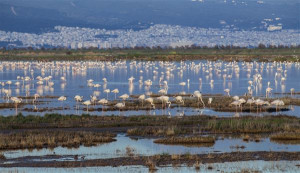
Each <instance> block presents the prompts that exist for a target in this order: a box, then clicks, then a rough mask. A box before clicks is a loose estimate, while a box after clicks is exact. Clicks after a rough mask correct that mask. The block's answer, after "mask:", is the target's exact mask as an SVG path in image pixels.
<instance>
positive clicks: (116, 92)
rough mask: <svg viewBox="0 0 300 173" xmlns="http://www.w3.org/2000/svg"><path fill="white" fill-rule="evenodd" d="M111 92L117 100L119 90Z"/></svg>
mask: <svg viewBox="0 0 300 173" xmlns="http://www.w3.org/2000/svg"><path fill="white" fill-rule="evenodd" d="M111 92H112V93H114V94H115V99H117V94H118V93H119V90H118V89H117V88H116V89H114V90H112V91H111Z"/></svg>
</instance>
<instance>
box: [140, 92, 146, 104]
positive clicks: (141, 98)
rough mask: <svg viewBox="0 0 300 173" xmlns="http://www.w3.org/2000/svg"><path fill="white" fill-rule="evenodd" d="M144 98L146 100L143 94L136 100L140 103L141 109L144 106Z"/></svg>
mask: <svg viewBox="0 0 300 173" xmlns="http://www.w3.org/2000/svg"><path fill="white" fill-rule="evenodd" d="M145 98H146V96H145V94H142V95H140V96H139V97H138V100H140V101H142V107H143V105H144V100H145Z"/></svg>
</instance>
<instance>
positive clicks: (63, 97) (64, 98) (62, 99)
mask: <svg viewBox="0 0 300 173" xmlns="http://www.w3.org/2000/svg"><path fill="white" fill-rule="evenodd" d="M57 100H58V101H61V105H62V107H63V102H64V101H66V100H67V97H65V96H60V97H59V98H58V99H57ZM63 109H64V107H63Z"/></svg>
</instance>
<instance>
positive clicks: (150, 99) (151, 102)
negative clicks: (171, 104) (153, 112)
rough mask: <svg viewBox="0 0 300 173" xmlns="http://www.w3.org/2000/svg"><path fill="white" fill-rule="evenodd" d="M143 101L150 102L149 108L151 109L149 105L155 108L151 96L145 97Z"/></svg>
mask: <svg viewBox="0 0 300 173" xmlns="http://www.w3.org/2000/svg"><path fill="white" fill-rule="evenodd" d="M145 101H146V102H148V103H150V109H151V106H152V107H153V109H155V104H154V103H153V102H154V100H153V98H151V97H149V98H146V99H145Z"/></svg>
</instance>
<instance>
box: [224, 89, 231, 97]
mask: <svg viewBox="0 0 300 173" xmlns="http://www.w3.org/2000/svg"><path fill="white" fill-rule="evenodd" d="M224 92H226V93H227V95H228V97H230V93H229V92H230V89H228V88H227V89H224Z"/></svg>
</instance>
